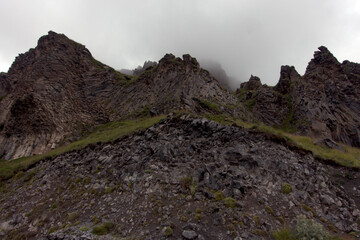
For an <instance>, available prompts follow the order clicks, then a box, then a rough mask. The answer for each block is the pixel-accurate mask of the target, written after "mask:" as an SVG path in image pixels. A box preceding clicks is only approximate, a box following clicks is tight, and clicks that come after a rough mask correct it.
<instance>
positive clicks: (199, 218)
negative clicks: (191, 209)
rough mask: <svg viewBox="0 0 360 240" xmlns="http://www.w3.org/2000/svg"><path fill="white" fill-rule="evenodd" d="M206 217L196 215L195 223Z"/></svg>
mask: <svg viewBox="0 0 360 240" xmlns="http://www.w3.org/2000/svg"><path fill="white" fill-rule="evenodd" d="M203 217H204V216H203V215H201V214H200V213H196V214H195V216H194V220H195V221H200V220H201V219H202V218H203Z"/></svg>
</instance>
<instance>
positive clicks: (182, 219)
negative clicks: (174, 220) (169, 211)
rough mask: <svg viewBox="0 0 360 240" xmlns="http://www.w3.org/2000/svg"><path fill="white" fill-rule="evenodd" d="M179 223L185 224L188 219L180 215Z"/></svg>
mask: <svg viewBox="0 0 360 240" xmlns="http://www.w3.org/2000/svg"><path fill="white" fill-rule="evenodd" d="M180 221H182V222H187V221H188V218H187V217H185V216H184V215H181V216H180Z"/></svg>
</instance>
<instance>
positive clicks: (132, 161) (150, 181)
mask: <svg viewBox="0 0 360 240" xmlns="http://www.w3.org/2000/svg"><path fill="white" fill-rule="evenodd" d="M359 179H360V175H359V173H358V172H357V171H352V170H349V169H346V168H341V167H333V166H329V165H326V164H324V163H321V162H319V161H318V160H316V159H314V157H313V156H312V155H311V154H310V153H307V152H302V151H299V150H296V149H290V148H289V147H287V146H286V145H284V143H283V142H281V141H280V140H276V139H273V138H268V136H266V135H264V134H261V133H259V132H256V131H254V130H247V129H243V128H240V127H236V126H227V125H221V124H218V123H215V122H212V121H209V120H207V119H194V118H191V117H189V116H185V115H184V116H181V117H175V118H173V117H169V118H168V119H165V120H163V121H162V122H160V123H158V124H157V125H155V126H154V127H151V128H149V129H147V130H146V131H144V132H140V133H136V134H133V135H131V136H128V137H125V138H123V139H119V140H116V141H115V142H113V143H106V144H100V143H99V144H95V145H91V146H89V147H86V148H85V149H82V150H79V151H73V152H69V153H67V154H64V155H61V156H58V157H56V158H54V159H45V160H43V161H42V162H40V163H38V164H37V165H36V166H35V167H34V168H32V169H30V170H29V171H27V172H25V173H23V174H22V175H18V176H17V177H16V178H15V179H12V180H9V181H8V182H7V183H6V185H5V188H6V189H8V191H5V193H4V194H1V197H0V209H1V211H0V219H1V222H0V226H1V227H0V229H1V231H0V236H2V238H6V236H7V237H11V238H12V239H16V238H20V239H24V238H27V239H53V240H57V239H95V238H96V239H116V238H119V237H120V238H121V239H127V238H134V237H135V238H141V239H166V238H167V237H169V236H172V237H174V238H176V239H181V238H182V239H270V233H271V232H272V231H274V230H278V229H281V228H282V227H283V226H284V224H285V225H288V226H291V225H293V224H294V223H295V222H296V217H297V216H300V215H305V216H306V217H308V218H311V219H314V220H315V221H316V222H318V224H321V225H323V226H324V227H325V228H326V229H327V230H328V231H330V232H332V233H335V232H337V233H345V232H351V231H358V228H359V226H358V224H357V221H359V217H360V211H359V204H360V189H358V186H359ZM101 226H108V228H107V230H105V233H107V235H104V236H97V235H94V234H93V233H97V232H96V230H94V229H97V228H99V227H101Z"/></svg>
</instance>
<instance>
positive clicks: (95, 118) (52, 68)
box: [0, 32, 118, 159]
mask: <svg viewBox="0 0 360 240" xmlns="http://www.w3.org/2000/svg"><path fill="white" fill-rule="evenodd" d="M6 78H7V81H8V83H10V85H11V86H12V89H11V91H8V92H7V95H6V97H4V98H3V99H2V101H1V111H0V124H1V126H2V131H1V134H0V156H1V157H2V158H5V159H11V158H18V157H22V156H28V155H31V154H39V153H43V152H44V151H47V150H49V149H51V148H52V147H56V146H57V145H58V144H60V143H62V141H63V140H65V139H66V138H67V137H70V136H73V135H74V133H77V132H79V131H81V130H82V128H84V126H87V125H95V124H98V123H104V122H106V121H108V116H107V114H106V113H104V111H103V103H102V101H104V99H105V98H107V97H108V92H109V91H110V90H111V91H113V89H114V88H115V89H116V86H117V85H116V83H117V81H118V75H117V74H116V73H115V71H113V70H112V69H110V68H107V67H106V66H104V65H102V64H100V63H98V62H97V61H96V60H94V59H93V57H92V56H91V54H90V52H89V51H88V50H87V49H86V48H85V47H84V46H83V45H80V44H78V43H76V42H74V41H72V40H70V39H68V38H67V37H66V36H64V35H61V34H56V33H54V32H49V35H47V36H44V37H42V38H40V39H39V41H38V46H37V47H36V48H34V49H30V50H29V51H28V52H27V53H25V54H20V55H19V56H18V57H17V58H16V60H15V62H14V63H13V65H12V66H11V68H10V70H9V72H8V73H7V75H6Z"/></svg>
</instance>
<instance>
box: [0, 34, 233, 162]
mask: <svg viewBox="0 0 360 240" xmlns="http://www.w3.org/2000/svg"><path fill="white" fill-rule="evenodd" d="M146 70H147V71H145V72H144V73H143V74H141V75H140V76H127V75H124V74H121V73H120V72H117V71H115V70H114V69H112V68H111V67H108V66H106V65H104V64H102V63H100V62H98V61H97V60H95V59H94V58H93V57H92V55H91V53H90V52H89V50H88V49H86V48H85V46H83V45H81V44H79V43H76V42H74V41H72V40H70V39H69V38H67V37H66V36H65V35H63V34H57V33H55V32H51V31H50V32H49V34H48V35H46V36H43V37H41V38H40V39H39V41H38V45H37V47H36V48H34V49H30V50H29V51H28V52H27V53H25V54H20V55H19V56H18V57H17V58H16V60H15V62H14V63H13V65H12V66H11V68H10V70H9V72H8V73H7V74H5V73H2V74H1V88H0V93H1V96H2V100H1V103H0V104H1V109H2V111H1V112H0V126H1V133H0V157H1V158H4V159H14V158H19V157H24V156H29V155H33V154H41V153H44V152H46V151H48V150H50V149H53V148H56V147H58V146H61V145H62V144H64V143H66V142H71V141H72V140H74V139H75V138H76V137H78V136H79V134H80V133H81V132H84V131H87V129H88V128H91V127H92V126H95V125H98V124H103V123H106V122H109V121H113V120H116V119H121V118H123V117H126V116H130V115H132V114H136V113H139V112H148V111H149V110H151V109H153V111H156V113H165V112H170V111H173V110H175V109H194V108H195V107H196V105H198V104H197V103H198V102H196V101H195V100H194V99H195V98H196V99H204V100H208V101H213V100H214V101H217V102H221V103H224V104H226V103H233V104H234V103H236V99H235V98H234V97H233V96H231V95H230V94H228V93H227V92H226V91H224V90H223V89H222V88H221V87H220V86H219V84H218V82H217V81H216V79H214V78H213V77H212V76H211V75H210V74H209V73H208V72H206V71H205V70H202V69H201V68H200V67H199V64H198V63H197V61H196V59H195V58H192V57H191V56H190V55H184V59H183V60H182V59H180V58H175V57H174V56H173V55H166V56H165V57H164V58H163V59H162V60H160V62H159V64H157V65H153V64H151V66H150V67H148V68H147V69H146ZM205 83H206V84H205Z"/></svg>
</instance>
